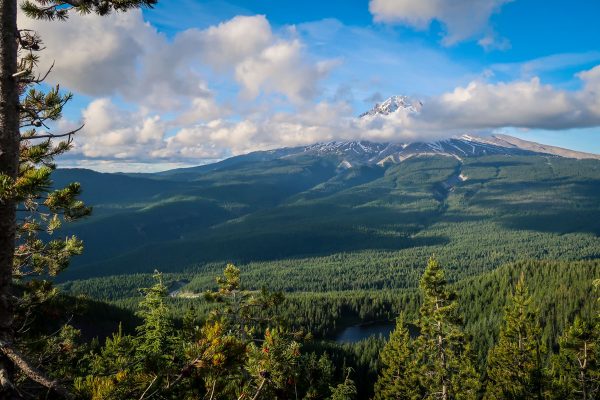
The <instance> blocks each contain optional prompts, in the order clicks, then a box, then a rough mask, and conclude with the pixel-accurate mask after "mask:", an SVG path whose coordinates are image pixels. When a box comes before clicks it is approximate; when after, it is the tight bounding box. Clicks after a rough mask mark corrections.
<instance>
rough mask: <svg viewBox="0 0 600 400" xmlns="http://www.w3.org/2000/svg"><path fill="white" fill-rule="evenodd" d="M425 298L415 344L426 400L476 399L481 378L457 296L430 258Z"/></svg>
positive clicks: (422, 283)
mask: <svg viewBox="0 0 600 400" xmlns="http://www.w3.org/2000/svg"><path fill="white" fill-rule="evenodd" d="M419 287H420V289H421V293H422V296H423V303H422V305H421V309H420V318H419V322H418V327H419V330H420V336H419V337H418V338H417V340H416V355H417V363H418V364H419V373H420V381H421V386H422V388H423V390H424V392H425V395H424V398H427V399H440V400H450V399H476V398H477V393H478V390H479V379H478V375H477V373H476V371H475V368H474V367H473V363H472V360H471V354H470V351H469V345H468V340H467V337H466V336H465V334H464V332H463V330H462V324H463V321H462V318H461V316H460V314H459V312H458V302H457V300H456V295H455V293H454V292H452V291H451V290H450V289H449V288H448V284H447V282H446V279H445V277H444V270H443V269H442V268H441V267H440V265H439V263H438V262H437V260H436V259H435V258H433V257H432V258H430V259H429V262H428V263H427V267H426V268H425V272H424V274H423V276H422V278H421V281H420V283H419Z"/></svg>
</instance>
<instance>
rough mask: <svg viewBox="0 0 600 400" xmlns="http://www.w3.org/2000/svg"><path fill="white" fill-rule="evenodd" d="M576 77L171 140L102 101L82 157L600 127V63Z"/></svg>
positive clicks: (242, 124)
mask: <svg viewBox="0 0 600 400" xmlns="http://www.w3.org/2000/svg"><path fill="white" fill-rule="evenodd" d="M577 76H578V77H579V78H580V79H581V81H582V88H581V89H580V90H578V91H565V90H558V89H556V88H554V87H553V86H551V85H547V84H543V83H542V82H541V81H540V79H539V78H532V79H530V80H521V81H514V82H509V83H489V82H485V81H483V80H478V81H473V82H471V83H469V84H468V85H465V86H461V87H457V88H456V89H454V90H452V91H449V92H447V93H444V94H441V95H439V96H435V97H431V98H428V99H426V100H425V104H424V106H423V108H422V110H421V113H419V114H413V113H410V112H408V111H404V110H400V111H399V112H397V113H394V114H391V115H389V116H385V117H379V118H375V119H357V118H355V117H354V115H353V110H352V108H351V107H350V106H349V105H348V104H347V103H345V102H343V101H342V102H337V103H327V102H320V103H317V104H309V105H304V106H302V107H300V108H297V109H296V110H295V111H293V112H278V113H274V114H271V115H268V114H265V113H263V112H256V113H254V114H250V115H247V116H246V117H245V118H243V119H240V120H231V119H230V120H228V119H223V118H215V119H213V120H210V121H208V122H202V123H195V124H189V125H187V126H184V127H181V128H177V129H176V130H175V131H174V132H173V133H172V134H170V135H166V134H165V132H166V131H167V130H168V128H169V126H170V124H169V123H166V122H164V121H162V120H161V119H160V118H159V117H158V116H157V115H152V114H148V113H144V112H133V113H132V112H125V111H122V110H119V109H118V108H117V107H116V105H115V104H113V103H112V102H111V101H110V100H108V99H99V100H96V101H94V102H92V103H91V104H90V105H89V106H88V107H87V108H86V109H85V110H84V112H83V118H84V122H85V123H86V126H85V128H84V130H83V132H82V134H81V136H80V137H78V138H77V140H76V143H77V148H76V152H77V153H78V154H81V155H83V156H85V157H90V158H95V159H98V160H105V161H106V160H115V161H116V162H123V161H125V160H129V162H132V163H140V162H149V163H150V162H152V163H159V164H160V165H175V164H178V165H179V164H182V163H183V164H185V163H188V164H201V163H203V162H206V161H209V160H211V161H212V160H216V159H222V158H225V157H229V156H231V155H237V154H243V153H247V152H250V151H255V150H266V149H272V148H278V147H290V146H300V145H307V144H311V143H315V142H320V141H329V140H346V139H361V140H372V141H380V142H384V141H392V142H404V141H428V140H438V139H441V138H445V137H450V136H453V135H457V134H463V133H488V132H492V131H494V130H496V129H499V128H504V127H517V128H532V129H570V128H578V127H589V126H600V66H597V67H595V68H593V69H591V70H588V71H584V72H581V73H579V74H578V75H577ZM200 108H202V106H201V107H200ZM207 115H208V114H207ZM215 115H216V114H215Z"/></svg>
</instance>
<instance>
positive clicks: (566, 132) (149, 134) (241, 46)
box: [20, 0, 600, 170]
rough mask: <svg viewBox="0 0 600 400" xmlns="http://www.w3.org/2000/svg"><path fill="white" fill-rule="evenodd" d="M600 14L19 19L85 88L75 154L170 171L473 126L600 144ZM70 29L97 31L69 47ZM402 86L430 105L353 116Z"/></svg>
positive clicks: (210, 13) (408, 6)
mask: <svg viewBox="0 0 600 400" xmlns="http://www.w3.org/2000/svg"><path fill="white" fill-rule="evenodd" d="M598 15H600V2H598V1H590V0H576V1H571V2H564V1H559V0H544V1H542V0H514V1H510V0H456V1H447V0H422V1H420V2H414V1H410V0H364V1H359V0H328V1H323V0H320V1H316V0H305V1H302V2H297V1H288V0H277V1H276V0H210V1H202V0H171V1H162V2H159V5H158V6H157V7H156V8H155V9H151V10H144V11H143V13H137V12H134V13H130V14H129V15H119V16H112V17H109V18H104V19H100V18H98V17H93V16H86V17H79V16H73V18H72V19H71V21H69V22H68V23H67V24H62V25H61V24H56V23H55V24H50V23H44V22H32V21H24V20H23V18H20V22H22V23H24V24H26V25H28V27H33V28H35V29H37V30H39V31H40V32H41V34H42V37H43V38H44V40H45V41H46V45H47V48H48V49H47V51H46V53H45V54H44V59H43V62H46V63H49V62H51V60H56V63H57V67H56V70H55V74H54V75H55V77H54V79H55V81H56V82H60V83H61V85H62V87H65V88H68V89H69V90H71V91H73V92H74V93H75V95H76V100H75V101H74V102H73V103H72V104H71V105H70V106H69V108H68V110H67V112H66V120H65V121H64V122H63V123H62V125H60V126H59V127H58V128H59V129H60V128H68V127H69V126H76V125H77V124H78V123H81V122H85V123H86V128H85V129H84V132H83V134H82V138H81V139H78V140H80V144H79V145H77V146H76V151H75V152H73V154H72V155H71V156H70V158H69V159H68V163H69V165H81V166H88V167H92V168H96V169H101V170H124V169H128V170H157V169H164V168H169V167H172V166H181V165H193V164H202V163H205V162H210V161H211V160H216V159H220V158H223V157H227V156H231V155H234V154H239V153H243V152H247V151H251V150H256V149H263V148H273V147H281V146H291V145H299V144H309V143H311V142H314V141H321V140H332V139H346V138H360V139H367V140H382V141H383V140H385V141H404V140H416V139H422V140H436V139H439V138H443V137H448V136H452V135H455V134H460V133H477V134H490V133H494V132H504V133H509V134H512V135H515V136H519V137H521V138H524V139H528V140H533V141H538V142H542V143H545V144H552V145H558V146H562V147H567V148H572V149H576V150H582V151H588V152H596V153H600V128H599V127H598V126H599V125H600V94H598V93H599V92H600V67H598V66H600V45H599V44H598V38H599V37H600V24H598V23H597V17H598ZM67 25H68V26H67ZM78 30H81V31H82V32H88V34H87V35H76V33H77V31H78ZM90 30H91V32H92V33H91V34H90V33H89V32H90ZM74 34H75V35H74ZM94 34H96V35H101V39H99V37H100V36H97V37H94ZM64 35H69V37H74V36H77V37H78V36H82V38H78V39H77V40H78V41H80V43H77V42H76V43H75V44H74V50H73V51H71V52H69V53H65V52H62V53H61V52H60V51H58V47H59V44H60V40H61V38H62V37H63V36H64ZM84 36H85V37H84ZM54 44H56V46H54ZM81 71H94V72H99V73H98V75H97V76H94V77H93V78H92V80H91V81H90V76H89V75H86V74H82V73H81ZM80 75H81V76H80ZM391 95H408V96H410V97H411V98H412V99H418V100H421V101H423V103H424V108H423V112H422V115H419V116H418V117H416V116H409V115H404V116H400V117H398V118H397V119H396V120H395V121H386V122H385V123H382V124H379V125H378V126H377V127H374V126H364V125H360V124H358V125H357V123H356V122H355V121H353V118H354V117H355V116H356V115H358V114H359V113H360V112H362V111H364V110H366V109H369V108H371V107H372V106H373V104H374V102H376V101H381V100H383V99H385V98H387V97H389V96H391ZM76 144H77V142H76Z"/></svg>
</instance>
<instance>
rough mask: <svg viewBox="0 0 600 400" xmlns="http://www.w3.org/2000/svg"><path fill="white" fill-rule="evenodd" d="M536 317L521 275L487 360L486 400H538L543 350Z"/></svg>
mask: <svg viewBox="0 0 600 400" xmlns="http://www.w3.org/2000/svg"><path fill="white" fill-rule="evenodd" d="M540 335H541V332H540V328H539V325H538V321H537V314H536V313H535V312H534V311H533V310H532V306H531V297H530V296H529V292H528V289H527V287H526V286H525V278H524V275H523V274H521V277H520V278H519V281H518V282H517V285H516V286H515V289H514V293H513V294H512V296H511V297H510V299H509V304H508V306H507V307H506V311H505V315H504V322H503V324H502V327H501V328H500V334H499V337H498V341H497V343H496V345H495V346H494V347H492V348H491V349H490V352H489V354H488V360H487V385H486V391H485V397H484V398H485V399H490V400H492V399H507V400H509V399H514V400H521V399H522V400H524V399H541V398H542V383H543V382H542V379H543V371H542V361H541V360H542V357H543V354H542V350H541V345H540Z"/></svg>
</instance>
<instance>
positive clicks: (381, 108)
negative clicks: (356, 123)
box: [359, 96, 423, 118]
mask: <svg viewBox="0 0 600 400" xmlns="http://www.w3.org/2000/svg"><path fill="white" fill-rule="evenodd" d="M422 106H423V103H422V102H420V101H418V100H414V99H411V98H409V97H408V96H392V97H390V98H388V99H387V100H385V101H384V102H383V103H377V104H375V106H374V107H373V108H372V109H370V110H369V111H367V112H364V113H362V114H361V115H360V116H359V117H360V118H364V117H374V116H377V115H390V114H392V113H395V112H396V111H398V110H399V109H404V110H408V111H409V112H411V113H418V112H419V111H421V107H422Z"/></svg>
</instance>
